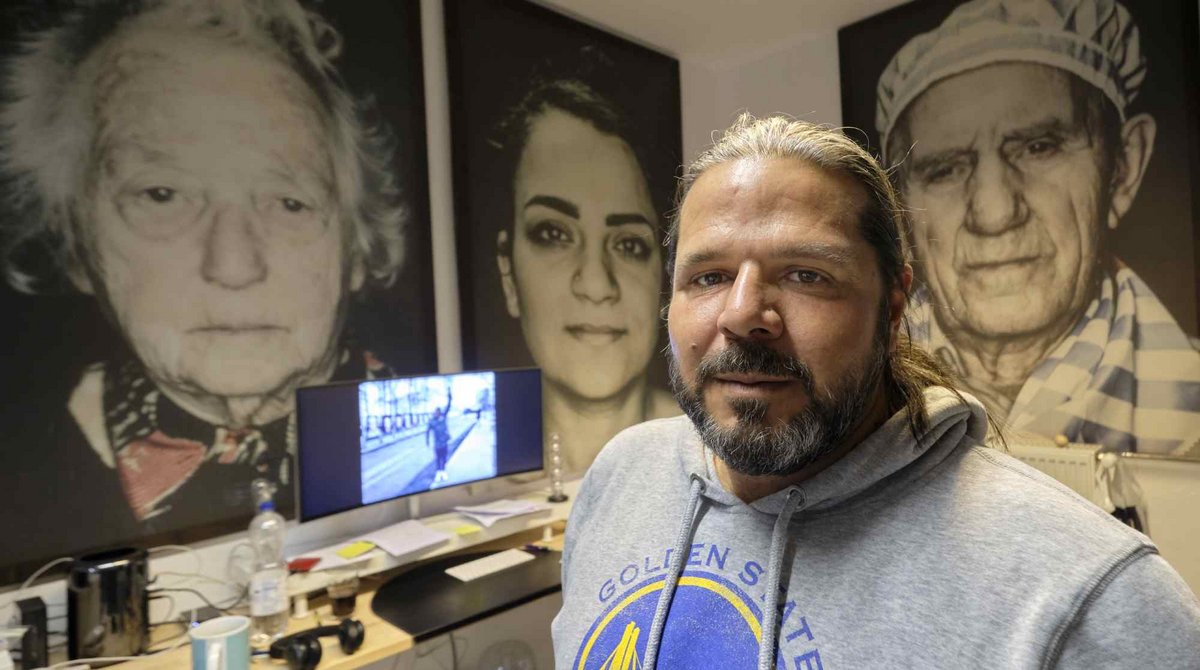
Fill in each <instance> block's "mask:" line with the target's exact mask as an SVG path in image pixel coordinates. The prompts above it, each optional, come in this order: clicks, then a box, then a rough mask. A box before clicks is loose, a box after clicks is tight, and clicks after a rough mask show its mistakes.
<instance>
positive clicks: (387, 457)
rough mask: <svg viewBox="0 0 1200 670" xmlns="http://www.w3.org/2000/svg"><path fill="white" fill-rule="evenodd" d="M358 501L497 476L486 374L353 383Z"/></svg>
mask: <svg viewBox="0 0 1200 670" xmlns="http://www.w3.org/2000/svg"><path fill="white" fill-rule="evenodd" d="M358 417H359V422H358V425H359V432H360V439H359V452H360V455H359V458H360V459H361V463H362V464H361V472H362V480H361V481H362V502H363V504H371V503H373V502H379V501H380V500H389V499H391V498H395V497H398V496H403V495H408V494H410V493H416V492H419V491H428V490H430V489H436V488H441V487H444V486H453V485H455V484H461V483H464V482H471V481H477V480H480V479H487V478H490V477H495V476H496V376H495V374H494V373H491V372H478V373H467V374H458V375H442V376H433V377H413V378H408V379H384V380H378V381H368V382H362V383H360V384H359V385H358Z"/></svg>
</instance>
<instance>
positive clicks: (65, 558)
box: [17, 556, 75, 591]
mask: <svg viewBox="0 0 1200 670" xmlns="http://www.w3.org/2000/svg"><path fill="white" fill-rule="evenodd" d="M74 560H75V559H73V558H71V557H70V556H63V557H61V558H56V559H54V560H53V561H50V562H49V563H47V564H45V565H43V566H42V567H40V568H38V569H37V571H36V572H34V573H33V574H32V575H29V579H26V580H25V583H23V584H21V588H19V589H17V590H18V591H24V590H25V589H27V588H29V585H30V584H33V582H34V580H36V579H37V578H38V577H41V576H42V574H43V573H44V572H46V571H47V570H49V569H50V568H53V567H54V566H56V565H58V564H60V563H71V562H74Z"/></svg>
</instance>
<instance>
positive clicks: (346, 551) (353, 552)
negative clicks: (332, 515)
mask: <svg viewBox="0 0 1200 670" xmlns="http://www.w3.org/2000/svg"><path fill="white" fill-rule="evenodd" d="M374 548H375V545H374V544H372V543H370V542H367V541H366V540H359V541H358V542H355V543H353V544H348V545H346V546H344V547H342V548H341V549H338V550H337V555H338V556H341V557H342V558H345V559H350V558H354V557H355V556H361V555H363V554H365V553H367V552H368V551H371V550H372V549H374Z"/></svg>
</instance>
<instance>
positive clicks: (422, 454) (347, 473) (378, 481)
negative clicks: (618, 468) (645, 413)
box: [296, 368, 542, 521]
mask: <svg viewBox="0 0 1200 670" xmlns="http://www.w3.org/2000/svg"><path fill="white" fill-rule="evenodd" d="M296 428H297V443H298V469H299V490H300V520H301V521H310V520H312V519H316V518H319V517H323V516H327V515H329V514H335V513H337V512H343V511H346V510H349V509H354V508H356V507H362V506H363V505H370V504H373V503H378V502H383V501H385V500H393V499H395V498H399V497H402V496H407V495H413V494H416V493H424V492H426V491H431V490H434V489H439V488H445V487H447V486H456V485H459V484H468V483H470V482H476V481H480V480H483V479H490V478H493V477H503V476H506V475H512V474H518V473H521V472H530V471H534V470H540V469H542V380H541V373H540V371H538V370H537V369H534V368H531V369H523V370H492V371H481V372H462V373H455V374H445V375H423V376H418V377H400V378H392V379H373V380H368V381H362V382H350V383H342V384H327V385H324V386H310V387H306V388H302V389H300V390H298V391H297V392H296Z"/></svg>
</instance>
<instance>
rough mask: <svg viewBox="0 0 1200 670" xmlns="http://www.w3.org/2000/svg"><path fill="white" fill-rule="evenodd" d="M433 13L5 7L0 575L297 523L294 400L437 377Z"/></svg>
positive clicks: (157, 4) (0, 119) (283, 0)
mask: <svg viewBox="0 0 1200 670" xmlns="http://www.w3.org/2000/svg"><path fill="white" fill-rule="evenodd" d="M418 11H419V5H418V3H415V2H413V3H408V2H388V1H385V0H370V1H367V2H355V3H340V2H324V3H322V2H307V1H302V0H137V1H133V2H130V1H128V0H119V1H118V0H111V1H109V0H86V1H83V0H80V1H78V2H69V1H59V2H33V1H30V2H24V3H6V5H5V7H4V9H3V10H2V12H3V21H2V23H0V26H2V30H3V33H2V34H0V77H2V78H0V245H2V246H0V249H2V251H3V256H2V257H0V262H2V265H3V278H4V282H3V285H2V288H0V311H2V312H3V313H4V314H5V315H6V320H5V321H6V323H7V326H8V327H6V328H4V329H2V331H0V338H2V339H3V343H2V344H0V349H2V350H3V351H4V357H3V363H0V366H2V367H0V379H2V380H3V388H4V396H3V403H0V412H2V413H3V414H2V417H3V418H2V425H3V426H4V431H3V435H4V437H3V446H2V447H0V449H3V454H4V459H3V460H4V466H3V467H2V468H0V489H3V490H4V492H5V499H6V501H7V503H6V504H5V505H2V506H0V529H3V541H0V582H11V581H14V580H15V579H16V575H18V574H23V573H27V572H29V570H30V568H31V567H35V566H36V565H37V564H39V563H41V562H44V561H45V560H46V559H48V558H53V557H55V556H61V555H64V554H67V555H69V554H78V553H82V552H85V551H88V550H93V549H100V548H105V547H109V546H114V545H117V546H119V545H122V544H133V543H136V544H142V545H146V544H150V543H157V544H162V543H167V542H170V543H183V542H193V541H196V540H200V539H205V538H208V537H213V536H216V535H219V534H224V533H228V532H232V531H235V530H244V529H245V527H246V523H247V522H248V521H249V519H250V517H251V516H252V515H253V514H254V512H255V510H254V503H253V499H252V497H251V489H250V484H251V481H252V480H254V479H255V478H266V479H269V480H272V481H274V482H275V484H276V485H277V487H278V491H277V493H276V495H275V501H276V505H277V508H278V509H279V510H280V511H281V512H282V513H283V514H285V515H286V516H288V517H289V518H290V517H292V516H294V512H295V509H294V507H295V504H294V486H293V484H294V481H295V477H296V475H295V460H294V456H295V448H296V445H295V441H296V430H295V421H294V397H295V390H296V389H297V388H299V387H301V386H306V385H313V384H321V383H326V382H330V381H336V380H356V379H369V378H374V377H387V376H391V375H395V374H401V373H406V372H420V371H429V370H433V369H435V368H436V351H435V346H436V345H435V333H434V326H433V321H432V319H430V318H429V315H430V314H432V313H433V291H432V270H431V267H430V242H429V224H428V210H429V204H428V184H427V168H426V160H427V159H426V147H425V118H424V90H423V81H422V64H421V42H420V17H419V14H418ZM22 566H23V567H22Z"/></svg>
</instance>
